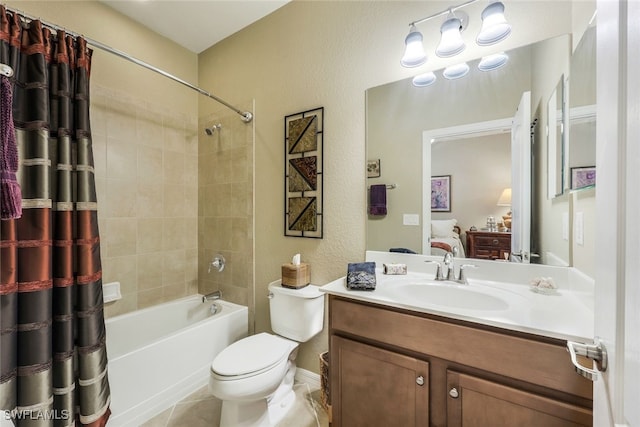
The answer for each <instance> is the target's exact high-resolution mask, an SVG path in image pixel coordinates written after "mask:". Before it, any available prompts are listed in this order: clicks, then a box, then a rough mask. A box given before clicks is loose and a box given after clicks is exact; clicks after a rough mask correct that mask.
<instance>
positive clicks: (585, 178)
mask: <svg viewBox="0 0 640 427" xmlns="http://www.w3.org/2000/svg"><path fill="white" fill-rule="evenodd" d="M593 185H596V167H595V166H584V167H577V168H571V189H572V190H577V189H579V188H584V187H591V186H593Z"/></svg>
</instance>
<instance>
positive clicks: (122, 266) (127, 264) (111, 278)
mask: <svg viewBox="0 0 640 427" xmlns="http://www.w3.org/2000/svg"><path fill="white" fill-rule="evenodd" d="M103 267H104V268H105V269H106V272H105V273H108V274H105V275H104V276H103V283H105V284H106V283H109V282H120V292H121V293H122V294H134V293H136V292H137V291H138V284H137V280H138V263H137V259H136V255H135V254H132V255H126V256H116V257H113V258H105V259H104V260H103Z"/></svg>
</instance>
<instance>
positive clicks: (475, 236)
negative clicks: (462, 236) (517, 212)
mask: <svg viewBox="0 0 640 427" xmlns="http://www.w3.org/2000/svg"><path fill="white" fill-rule="evenodd" d="M466 234H467V257H469V258H481V259H505V257H506V258H508V257H509V253H510V252H511V233H509V232H495V231H467V233H466Z"/></svg>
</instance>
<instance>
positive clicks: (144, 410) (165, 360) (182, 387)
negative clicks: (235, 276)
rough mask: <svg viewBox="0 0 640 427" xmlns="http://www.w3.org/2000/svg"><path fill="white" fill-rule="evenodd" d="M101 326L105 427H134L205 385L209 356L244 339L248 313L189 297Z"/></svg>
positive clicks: (244, 309) (219, 302)
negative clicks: (107, 392)
mask: <svg viewBox="0 0 640 427" xmlns="http://www.w3.org/2000/svg"><path fill="white" fill-rule="evenodd" d="M213 303H215V304H217V305H218V311H217V313H216V314H213V315H212V314H211V306H212V304H213ZM105 326H106V331H107V354H108V356H109V365H108V372H109V384H110V387H111V412H112V415H111V417H110V419H109V426H110V427H113V426H139V425H140V424H142V423H144V422H145V421H147V420H149V419H150V418H152V417H154V416H155V415H157V414H158V413H160V412H162V411H164V410H165V409H168V408H170V407H171V406H173V404H175V403H176V402H178V401H179V400H181V399H182V398H184V397H186V396H188V395H189V394H191V393H193V392H194V391H196V390H197V389H199V388H201V387H203V386H204V385H206V384H207V383H208V381H209V367H210V365H211V362H212V361H213V359H214V357H215V356H216V355H217V354H218V353H219V352H220V351H222V349H224V348H225V347H227V346H228V345H229V344H231V343H232V342H234V341H237V340H239V339H241V338H244V337H246V336H247V333H248V309H247V307H245V306H241V305H237V304H233V303H231V302H228V301H222V300H217V301H214V302H211V301H208V302H206V303H203V302H202V296H201V295H194V296H190V297H186V298H182V299H179V300H175V301H171V302H168V303H165V304H160V305H157V306H153V307H149V308H145V309H142V310H138V311H134V312H131V313H126V314H123V315H120V316H116V317H113V318H110V319H107V320H106V321H105Z"/></svg>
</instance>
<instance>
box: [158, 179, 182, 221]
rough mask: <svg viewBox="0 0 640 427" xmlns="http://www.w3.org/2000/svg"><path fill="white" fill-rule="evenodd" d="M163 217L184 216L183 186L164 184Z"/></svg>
mask: <svg viewBox="0 0 640 427" xmlns="http://www.w3.org/2000/svg"><path fill="white" fill-rule="evenodd" d="M163 191H164V216H165V217H169V218H171V217H173V218H175V217H182V216H184V185H174V184H165V185H164V188H163Z"/></svg>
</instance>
